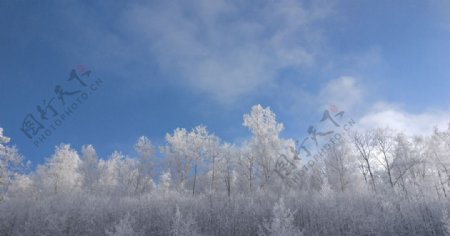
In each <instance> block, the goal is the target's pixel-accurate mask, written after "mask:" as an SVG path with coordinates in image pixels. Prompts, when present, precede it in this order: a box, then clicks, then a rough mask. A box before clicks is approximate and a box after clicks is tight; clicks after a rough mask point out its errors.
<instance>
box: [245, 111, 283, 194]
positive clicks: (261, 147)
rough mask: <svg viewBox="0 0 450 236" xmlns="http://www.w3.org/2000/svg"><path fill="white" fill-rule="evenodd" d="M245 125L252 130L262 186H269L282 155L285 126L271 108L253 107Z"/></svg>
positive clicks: (251, 143) (254, 151) (252, 142)
mask: <svg viewBox="0 0 450 236" xmlns="http://www.w3.org/2000/svg"><path fill="white" fill-rule="evenodd" d="M243 125H244V126H245V127H247V128H249V129H250V131H251V132H252V134H253V137H252V139H251V141H250V143H249V145H250V150H251V152H252V155H254V156H255V157H256V163H257V164H258V167H259V170H260V171H261V175H262V179H261V183H260V184H261V186H262V187H263V186H265V185H267V184H269V181H270V180H271V177H272V176H273V175H274V173H275V172H274V168H275V163H276V160H277V158H278V157H279V155H280V154H281V153H282V148H283V141H282V140H281V139H280V138H279V134H280V132H281V131H282V130H283V124H281V123H278V122H277V121H276V116H275V114H274V113H273V112H272V111H271V110H270V108H268V107H267V108H263V107H262V106H261V105H256V106H253V107H252V109H251V112H250V114H245V115H244V123H243Z"/></svg>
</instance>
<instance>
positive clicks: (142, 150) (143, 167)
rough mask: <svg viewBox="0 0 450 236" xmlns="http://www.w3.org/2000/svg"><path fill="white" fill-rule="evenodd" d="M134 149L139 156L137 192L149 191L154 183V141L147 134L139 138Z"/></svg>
mask: <svg viewBox="0 0 450 236" xmlns="http://www.w3.org/2000/svg"><path fill="white" fill-rule="evenodd" d="M134 149H135V151H136V152H137V153H138V157H139V163H138V173H137V177H136V188H135V191H136V193H143V192H146V191H149V190H150V189H149V187H151V186H152V185H153V179H152V177H151V174H152V173H151V172H152V169H153V164H152V162H151V161H152V159H151V158H152V156H153V154H154V152H155V151H154V148H153V145H152V142H151V141H150V140H149V139H148V138H147V137H145V136H142V137H140V138H139V139H138V141H137V143H136V144H135V145H134Z"/></svg>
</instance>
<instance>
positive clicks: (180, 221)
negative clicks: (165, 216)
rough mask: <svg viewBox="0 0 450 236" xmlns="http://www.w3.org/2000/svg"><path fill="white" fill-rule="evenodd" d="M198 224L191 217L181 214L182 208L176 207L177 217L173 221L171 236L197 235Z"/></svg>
mask: <svg viewBox="0 0 450 236" xmlns="http://www.w3.org/2000/svg"><path fill="white" fill-rule="evenodd" d="M196 231H197V229H196V224H195V221H194V219H193V218H192V217H191V216H184V215H183V214H181V211H180V208H179V207H178V206H176V209H175V215H174V217H173V220H172V229H171V234H170V235H173V236H191V235H198V234H197V233H196Z"/></svg>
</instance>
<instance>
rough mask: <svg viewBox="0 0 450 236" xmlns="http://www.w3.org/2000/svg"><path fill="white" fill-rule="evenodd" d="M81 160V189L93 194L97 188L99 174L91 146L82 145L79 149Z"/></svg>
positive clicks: (96, 159) (94, 153)
mask: <svg viewBox="0 0 450 236" xmlns="http://www.w3.org/2000/svg"><path fill="white" fill-rule="evenodd" d="M81 160H82V162H81V165H80V172H81V174H82V176H83V184H82V185H83V188H84V190H86V191H89V192H91V193H93V192H94V191H95V190H96V188H97V187H98V180H99V177H100V172H99V169H98V157H97V152H96V151H95V149H94V147H93V146H92V145H83V147H81Z"/></svg>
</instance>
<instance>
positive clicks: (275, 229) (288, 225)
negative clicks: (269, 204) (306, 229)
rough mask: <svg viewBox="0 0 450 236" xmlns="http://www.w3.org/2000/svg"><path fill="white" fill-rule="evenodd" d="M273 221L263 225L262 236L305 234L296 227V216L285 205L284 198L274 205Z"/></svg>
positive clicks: (260, 232) (295, 235) (299, 235)
mask: <svg viewBox="0 0 450 236" xmlns="http://www.w3.org/2000/svg"><path fill="white" fill-rule="evenodd" d="M272 215H273V216H272V219H271V220H269V221H266V222H264V223H263V226H262V227H261V228H260V230H259V234H260V235H267V236H302V235H303V233H302V231H301V230H300V229H298V228H297V227H296V226H295V225H294V214H293V213H292V212H291V210H289V208H287V207H286V206H285V204H284V200H283V198H280V200H279V201H278V202H277V203H276V204H275V205H274V207H273V210H272Z"/></svg>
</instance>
